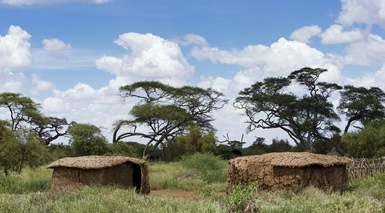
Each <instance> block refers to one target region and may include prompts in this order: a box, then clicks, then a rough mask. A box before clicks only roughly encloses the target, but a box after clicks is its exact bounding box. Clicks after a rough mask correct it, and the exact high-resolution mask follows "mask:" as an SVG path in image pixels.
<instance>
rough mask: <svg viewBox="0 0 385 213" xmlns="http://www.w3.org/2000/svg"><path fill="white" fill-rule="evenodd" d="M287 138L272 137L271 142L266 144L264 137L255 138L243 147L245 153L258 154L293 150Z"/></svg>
mask: <svg viewBox="0 0 385 213" xmlns="http://www.w3.org/2000/svg"><path fill="white" fill-rule="evenodd" d="M294 148H295V147H293V146H292V145H290V143H289V141H287V140H282V139H281V140H278V139H273V140H272V142H271V144H266V143H265V139H264V138H260V137H259V138H257V139H256V140H255V141H254V142H253V143H252V144H251V145H250V146H249V147H247V148H245V149H244V154H245V155H259V154H264V153H269V152H290V151H294Z"/></svg>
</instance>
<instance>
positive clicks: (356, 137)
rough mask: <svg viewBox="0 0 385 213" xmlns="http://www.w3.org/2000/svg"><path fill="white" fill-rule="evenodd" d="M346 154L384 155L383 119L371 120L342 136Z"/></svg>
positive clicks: (357, 156)
mask: <svg viewBox="0 0 385 213" xmlns="http://www.w3.org/2000/svg"><path fill="white" fill-rule="evenodd" d="M344 145H345V147H346V151H347V154H348V155H350V156H352V157H356V158H361V157H365V158H373V157H382V156H384V155H385V120H379V121H373V122H370V123H369V124H367V126H365V127H364V128H363V129H362V130H360V131H358V132H353V133H348V134H346V135H345V136H344Z"/></svg>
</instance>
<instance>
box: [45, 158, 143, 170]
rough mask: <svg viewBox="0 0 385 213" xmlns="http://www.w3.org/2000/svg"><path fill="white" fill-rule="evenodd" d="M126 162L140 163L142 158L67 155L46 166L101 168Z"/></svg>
mask: <svg viewBox="0 0 385 213" xmlns="http://www.w3.org/2000/svg"><path fill="white" fill-rule="evenodd" d="M127 162H131V163H134V164H138V165H142V164H145V161H144V160H140V159H137V158H131V157H125V156H97V155H91V156H81V157H67V158H62V159H59V160H57V161H55V162H52V163H51V164H49V165H48V168H57V167H67V168H78V169H103V168H107V167H114V166H117V165H121V164H124V163H127Z"/></svg>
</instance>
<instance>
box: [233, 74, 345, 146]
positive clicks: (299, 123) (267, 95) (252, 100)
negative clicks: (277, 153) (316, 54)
mask: <svg viewBox="0 0 385 213" xmlns="http://www.w3.org/2000/svg"><path fill="white" fill-rule="evenodd" d="M324 72H326V70H325V69H318V68H317V69H312V68H303V69H300V70H297V71H294V72H292V73H291V74H290V75H289V76H288V77H277V78H266V79H264V80H263V81H258V82H256V83H255V84H253V85H251V86H250V87H249V88H246V89H244V90H243V91H241V92H240V93H239V96H238V97H237V98H236V101H235V104H234V105H235V106H236V107H238V108H240V109H243V110H244V111H245V114H246V116H247V117H248V124H249V131H252V130H254V129H256V128H262V129H276V128H277V129H281V130H283V131H285V132H286V133H287V134H288V135H289V137H290V138H291V139H292V140H293V141H294V142H295V143H296V145H297V146H298V147H299V148H301V149H303V150H311V149H312V145H313V144H314V142H316V141H319V140H321V141H322V140H329V137H330V136H331V135H333V134H334V132H339V128H338V127H337V126H335V125H334V122H335V121H338V120H339V116H338V115H337V113H336V112H335V111H334V107H333V104H332V103H331V101H330V96H331V94H332V93H333V92H334V91H336V90H339V89H341V87H340V86H338V85H337V84H333V83H327V82H320V81H319V76H320V75H321V74H322V73H324ZM294 83H297V84H299V85H301V86H302V87H303V92H304V94H303V95H296V94H294V93H291V92H288V88H289V86H291V85H293V84H294Z"/></svg>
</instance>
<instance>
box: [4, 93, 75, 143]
mask: <svg viewBox="0 0 385 213" xmlns="http://www.w3.org/2000/svg"><path fill="white" fill-rule="evenodd" d="M0 108H4V109H6V110H7V111H8V112H9V115H10V119H9V120H10V123H11V130H12V131H17V130H19V129H22V128H30V129H32V130H33V131H34V132H35V134H36V135H38V136H39V137H40V138H41V139H42V142H43V143H44V144H46V145H49V144H50V143H51V142H52V141H54V140H56V139H57V138H59V137H61V136H64V135H66V134H67V131H66V129H67V126H68V123H67V121H66V119H64V118H55V117H45V116H44V115H43V114H42V113H41V112H40V111H39V105H38V104H37V103H35V102H34V101H33V100H32V99H30V98H28V97H24V96H22V95H20V94H17V93H0Z"/></svg>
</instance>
